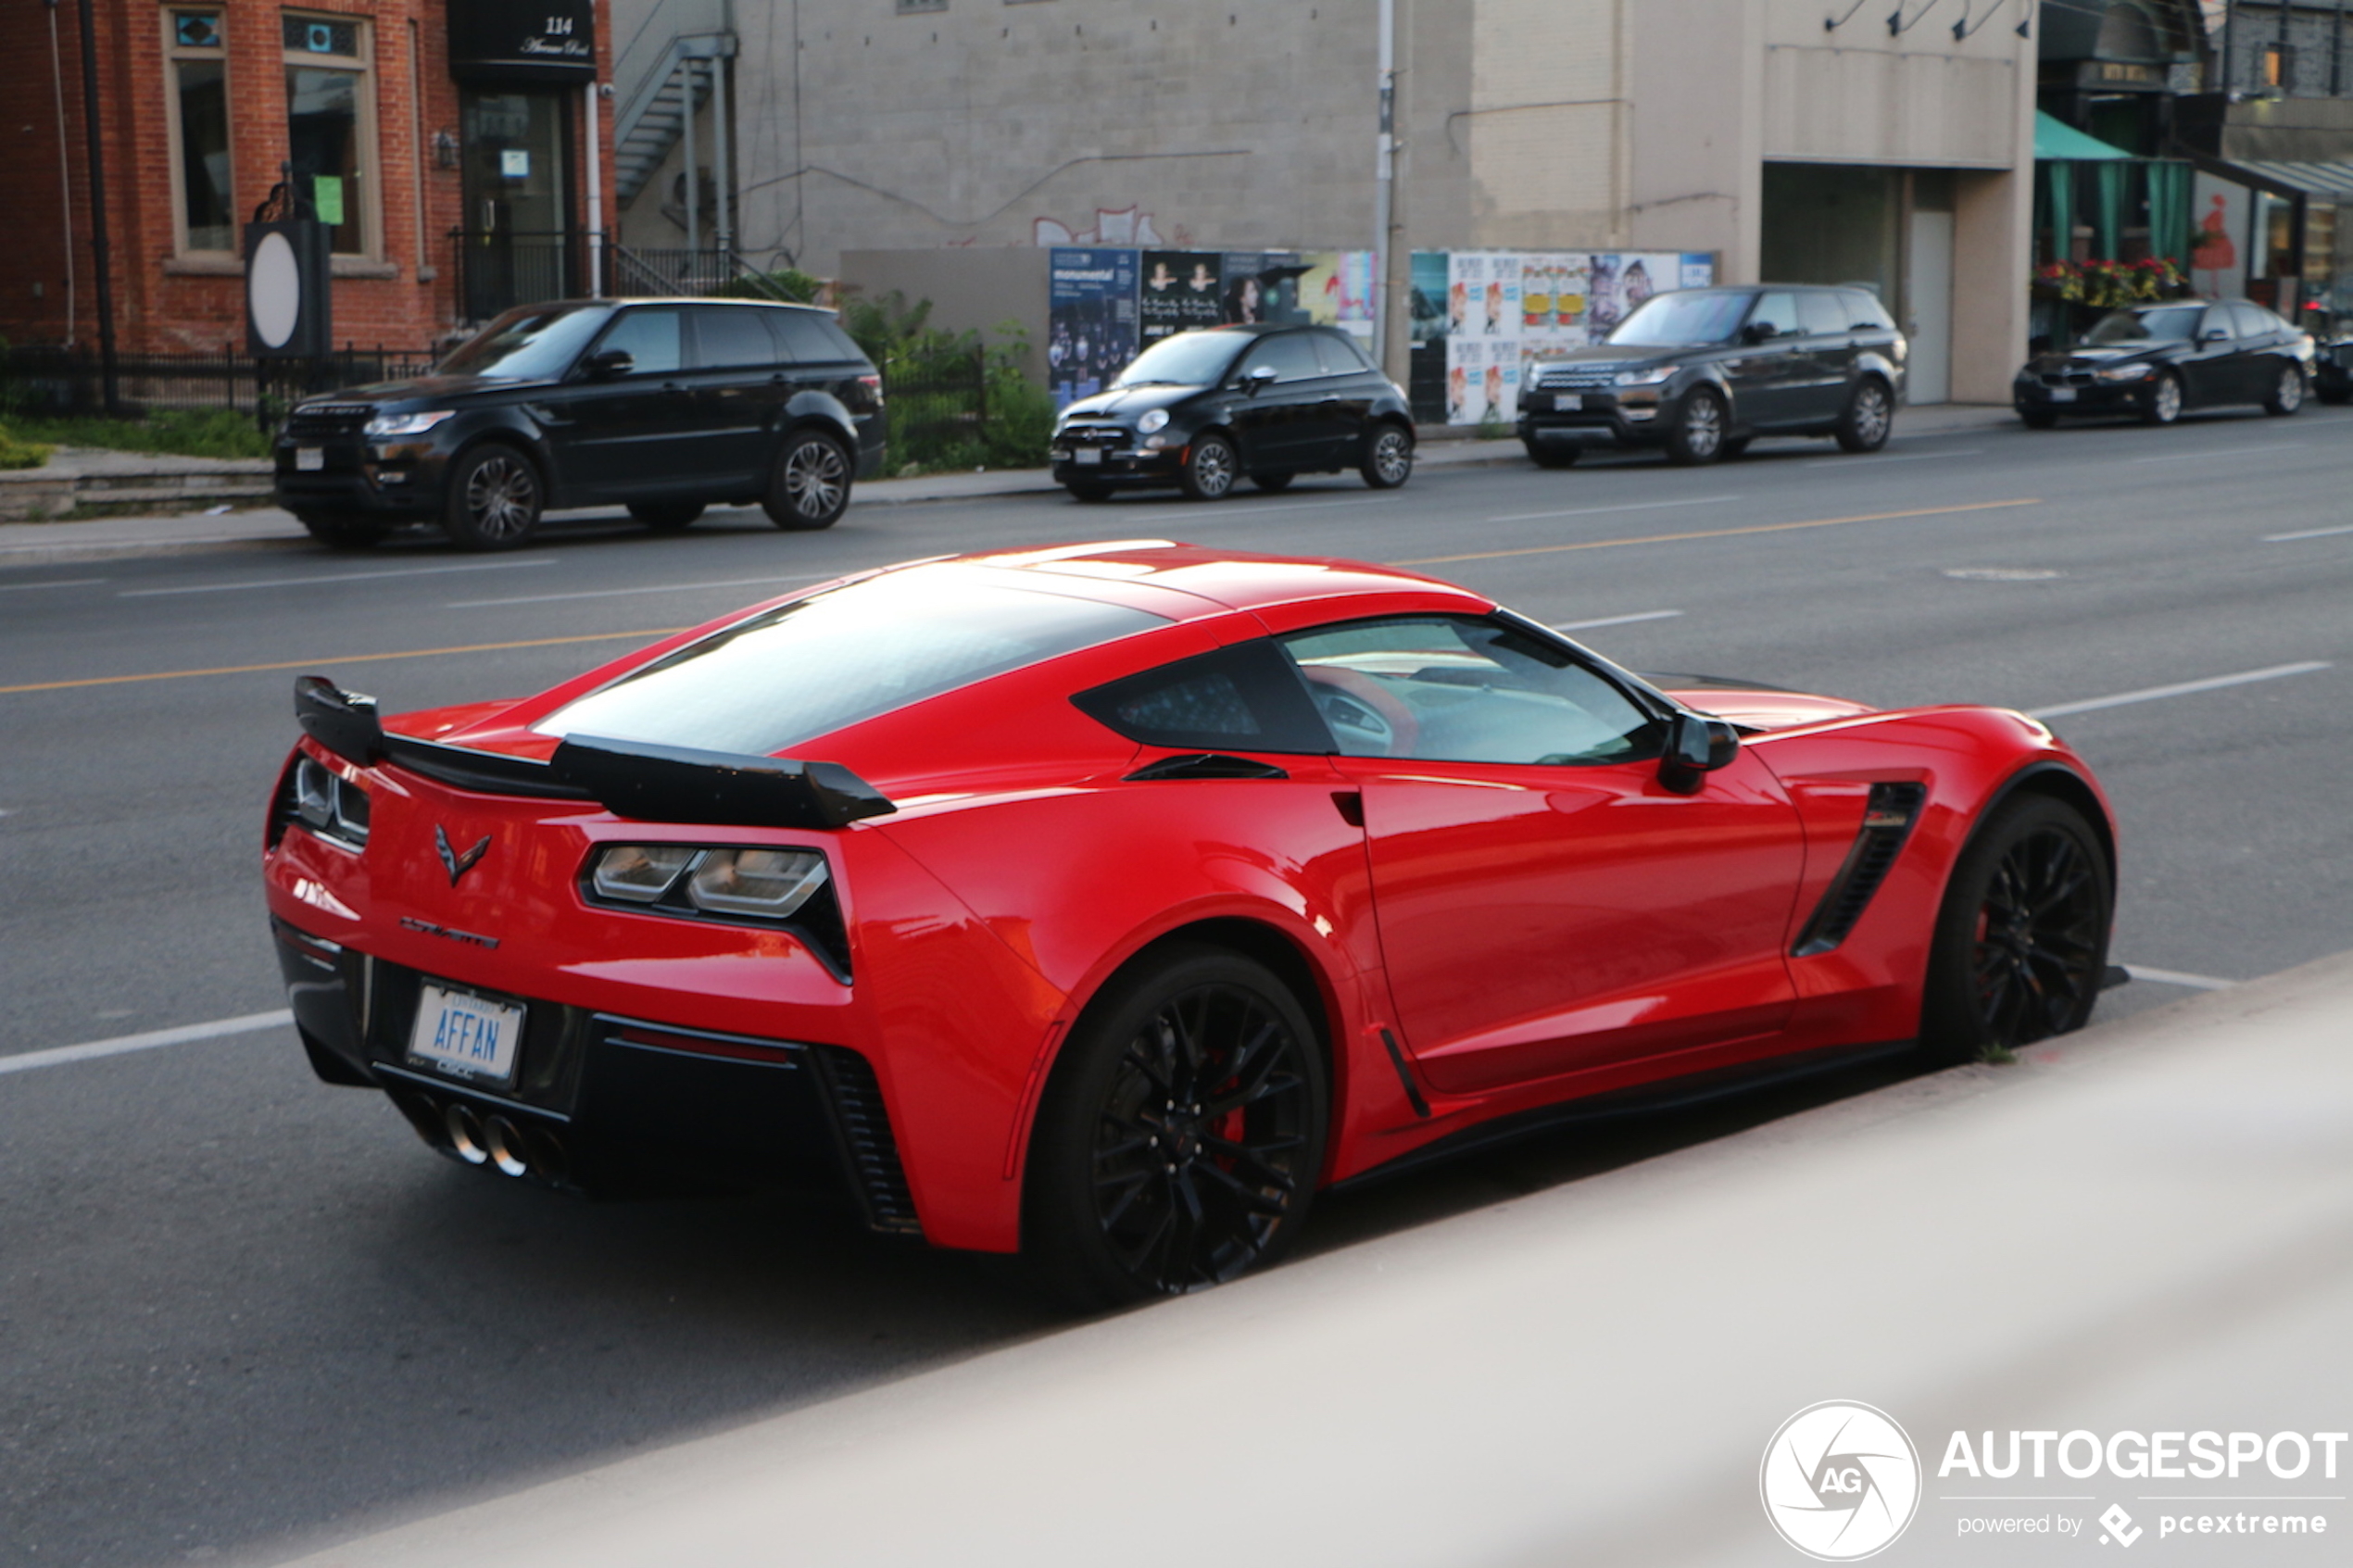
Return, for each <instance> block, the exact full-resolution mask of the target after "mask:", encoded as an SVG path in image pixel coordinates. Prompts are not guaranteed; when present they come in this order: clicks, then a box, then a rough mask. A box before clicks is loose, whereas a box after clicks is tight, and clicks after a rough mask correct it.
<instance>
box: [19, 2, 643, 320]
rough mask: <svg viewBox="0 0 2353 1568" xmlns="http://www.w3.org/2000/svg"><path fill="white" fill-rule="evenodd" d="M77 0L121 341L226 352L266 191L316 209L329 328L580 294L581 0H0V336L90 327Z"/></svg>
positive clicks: (589, 69) (600, 104) (597, 127)
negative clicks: (328, 269) (0, 41)
mask: <svg viewBox="0 0 2353 1568" xmlns="http://www.w3.org/2000/svg"><path fill="white" fill-rule="evenodd" d="M82 7H86V8H87V13H88V16H87V24H88V26H89V29H90V32H91V35H92V36H93V38H94V44H95V47H94V49H93V51H92V56H91V57H92V59H93V60H94V62H95V65H96V82H97V88H96V99H97V107H98V113H97V128H98V140H99V143H100V151H99V157H100V159H101V169H102V174H103V186H104V197H105V208H106V218H107V236H108V239H109V248H110V250H111V253H112V254H111V257H110V258H109V267H108V271H109V274H110V282H111V287H112V294H113V302H114V308H113V320H114V327H115V332H116V337H117V341H118V343H119V345H120V346H121V347H122V348H123V349H124V350H125V351H127V352H134V353H135V352H145V351H168V350H173V349H213V350H217V349H219V348H220V346H221V345H225V344H233V345H237V346H239V347H240V348H242V346H243V345H244V340H245V316H244V282H243V276H244V263H243V259H242V257H241V255H240V250H241V236H242V234H243V231H244V225H245V221H246V220H248V219H250V218H252V217H253V216H254V214H255V212H256V210H257V209H258V207H261V206H263V204H264V203H265V201H267V200H269V199H270V198H271V197H272V195H273V194H276V195H279V196H280V197H281V198H282V199H283V200H286V201H290V202H291V203H292V204H293V206H294V207H295V212H296V216H308V217H316V218H318V219H319V220H321V222H324V223H326V224H328V225H329V227H330V229H331V230H332V233H333V278H334V286H333V333H334V337H335V339H336V340H337V341H338V342H349V343H354V344H358V345H361V346H374V345H379V344H381V345H384V346H386V347H389V348H396V349H402V350H418V349H423V348H426V347H429V346H431V345H434V344H435V343H437V342H439V341H441V340H443V339H446V338H447V337H448V336H449V335H450V334H451V333H452V332H454V331H456V330H458V329H459V328H460V327H461V326H463V325H464V324H465V323H467V322H470V321H479V320H484V318H486V317H487V316H489V315H491V314H495V313H496V311H497V310H498V309H501V308H504V307H506V306H507V305H509V304H511V303H515V302H517V301H518V300H520V299H532V298H544V297H549V296H553V295H566V294H577V293H585V292H588V282H589V270H590V269H591V267H592V266H593V264H594V259H593V252H594V249H595V247H594V246H592V245H591V242H590V239H589V231H590V230H591V229H592V228H593V227H596V221H595V220H597V219H598V217H599V216H600V215H601V212H600V209H601V208H602V207H603V205H604V197H605V194H606V193H609V192H610V190H611V188H612V187H611V179H612V175H611V168H610V156H609V153H608V152H607V149H608V148H609V146H610V136H609V134H608V133H607V132H608V130H609V126H610V110H609V107H607V105H606V103H605V100H604V99H603V97H601V96H600V95H599V90H598V84H599V83H601V82H604V81H606V80H608V79H609V76H610V44H609V42H608V39H609V28H608V25H607V12H606V0H527V3H522V4H518V3H516V0H321V3H319V4H313V5H303V6H279V5H274V4H263V3H257V0H210V3H200V0H80V5H79V6H78V5H77V3H76V0H59V3H57V4H54V5H53V4H49V3H47V0H0V19H4V20H5V36H6V38H7V39H8V40H9V47H8V48H7V49H6V51H5V52H0V105H5V106H6V112H5V115H0V221H5V224H6V236H7V238H6V244H5V245H0V334H5V335H6V337H7V338H8V339H9V340H11V341H12V342H15V343H18V344H61V343H67V342H74V343H79V344H82V345H88V344H92V343H94V342H95V341H96V338H97V331H98V304H97V298H98V289H97V277H96V259H97V258H96V255H95V250H94V245H93V229H92V218H91V189H92V187H91V180H90V172H91V170H90V141H89V137H88V132H87V128H86V124H85V121H84V119H83V113H84V97H83V90H82V89H83V83H84V81H85V80H86V79H85V76H84V74H83V61H82V29H83V25H84V20H83V16H82ZM592 117H593V118H592ZM584 146H585V147H589V148H593V149H596V150H597V157H595V158H594V159H593V160H584V157H583V154H582V149H583V148H584ZM591 168H593V169H594V170H595V173H596V178H595V179H594V180H593V181H592V180H591V179H589V178H587V177H586V174H587V171H588V169H591ZM282 185H283V191H282V190H280V187H281V186H282Z"/></svg>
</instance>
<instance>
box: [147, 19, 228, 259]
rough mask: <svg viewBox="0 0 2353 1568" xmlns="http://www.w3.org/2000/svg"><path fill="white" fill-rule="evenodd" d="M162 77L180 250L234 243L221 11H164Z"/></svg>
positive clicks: (217, 248)
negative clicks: (173, 151) (175, 167)
mask: <svg viewBox="0 0 2353 1568" xmlns="http://www.w3.org/2000/svg"><path fill="white" fill-rule="evenodd" d="M165 28H166V34H165V52H166V54H167V55H168V56H170V58H169V60H168V62H167V64H166V68H165V72H164V80H165V81H166V82H168V83H169V84H170V93H171V128H172V133H173V137H174V139H175V141H176V143H177V153H178V158H177V161H178V164H179V170H180V172H179V181H178V184H177V188H176V189H175V190H174V192H173V194H174V196H175V197H177V198H178V199H177V201H176V202H175V203H174V206H175V207H177V209H178V210H177V212H176V213H175V216H176V217H177V218H178V219H179V220H180V246H179V248H180V250H181V251H182V253H183V254H184V253H186V252H190V251H226V250H229V249H231V248H233V240H232V238H231V232H232V224H233V220H232V217H231V215H232V213H233V211H234V204H233V202H232V200H231V194H230V186H229V76H228V62H227V61H226V60H225V59H223V58H222V55H223V53H224V51H223V50H222V48H221V37H220V12H218V11H172V12H169V13H167V15H166V17H165Z"/></svg>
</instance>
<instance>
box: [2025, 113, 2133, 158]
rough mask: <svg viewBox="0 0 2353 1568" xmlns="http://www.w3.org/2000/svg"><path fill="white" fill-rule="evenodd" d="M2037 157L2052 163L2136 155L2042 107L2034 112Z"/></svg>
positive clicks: (2035, 152) (2035, 154) (2035, 153)
mask: <svg viewBox="0 0 2353 1568" xmlns="http://www.w3.org/2000/svg"><path fill="white" fill-rule="evenodd" d="M2034 156H2035V157H2037V158H2041V159H2045V160H2046V161H2052V162H2066V163H2106V162H2108V161H2110V160H2111V159H2114V158H2129V157H2132V156H2133V155H2132V154H2131V153H2128V152H2126V151H2125V150H2124V149H2123V148H2121V147H2113V146H2110V145H2109V144H2107V143H2106V142H2103V141H2101V140H2100V139H2099V138H2098V137H2096V136H2087V135H2085V134H2084V133H2083V132H2081V131H2078V130H2076V129H2075V127H2073V126H2072V125H2070V124H2068V123H2067V121H2065V120H2063V119H2053V118H2052V117H2051V116H2050V115H2049V114H2047V113H2045V111H2044V110H2042V109H2036V110H2035V111H2034Z"/></svg>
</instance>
